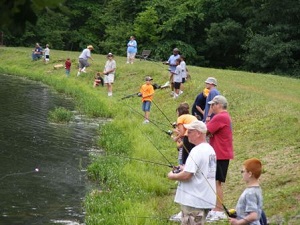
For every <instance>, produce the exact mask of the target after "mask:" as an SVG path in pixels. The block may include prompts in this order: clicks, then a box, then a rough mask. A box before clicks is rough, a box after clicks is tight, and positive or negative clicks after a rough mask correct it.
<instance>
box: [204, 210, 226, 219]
mask: <svg viewBox="0 0 300 225" xmlns="http://www.w3.org/2000/svg"><path fill="white" fill-rule="evenodd" d="M224 219H227V216H226V214H225V213H224V212H221V211H213V210H211V211H209V212H208V214H207V216H206V220H207V222H213V221H217V220H224Z"/></svg>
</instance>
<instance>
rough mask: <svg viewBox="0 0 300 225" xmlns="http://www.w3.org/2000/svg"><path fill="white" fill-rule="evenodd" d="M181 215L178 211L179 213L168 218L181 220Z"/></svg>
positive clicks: (175, 220) (176, 220)
mask: <svg viewBox="0 0 300 225" xmlns="http://www.w3.org/2000/svg"><path fill="white" fill-rule="evenodd" d="M181 217H182V212H181V211H180V212H179V213H177V214H175V215H173V216H171V217H170V219H169V220H170V221H174V222H181Z"/></svg>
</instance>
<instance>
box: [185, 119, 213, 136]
mask: <svg viewBox="0 0 300 225" xmlns="http://www.w3.org/2000/svg"><path fill="white" fill-rule="evenodd" d="M183 126H184V127H185V128H186V129H188V130H198V131H200V132H201V133H203V134H206V132H207V127H206V125H205V123H203V122H202V121H200V120H195V121H193V122H191V123H189V124H183Z"/></svg>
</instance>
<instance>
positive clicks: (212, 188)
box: [168, 120, 216, 225]
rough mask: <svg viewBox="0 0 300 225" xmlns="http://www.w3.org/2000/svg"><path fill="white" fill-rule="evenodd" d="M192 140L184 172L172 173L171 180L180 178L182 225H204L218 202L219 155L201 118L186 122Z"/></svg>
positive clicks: (178, 196) (177, 194) (181, 167)
mask: <svg viewBox="0 0 300 225" xmlns="http://www.w3.org/2000/svg"><path fill="white" fill-rule="evenodd" d="M184 127H185V128H186V129H188V138H189V141H190V142H191V143H193V144H195V147H194V148H193V149H192V150H191V152H190V154H189V156H188V158H187V161H186V163H185V165H184V166H180V170H181V171H180V172H179V173H174V172H173V171H171V172H169V174H168V178H169V179H170V180H177V181H179V183H178V187H177V191H176V196H175V200H174V201H175V202H176V203H179V204H180V205H181V213H182V217H181V224H182V225H204V223H205V219H206V216H207V214H208V212H209V210H210V209H211V208H213V207H214V205H215V202H216V183H215V174H216V154H215V151H214V149H213V148H212V147H211V145H210V144H208V143H207V142H206V132H207V128H206V125H205V124H204V123H203V122H202V121H199V120H196V121H194V122H192V123H190V124H184Z"/></svg>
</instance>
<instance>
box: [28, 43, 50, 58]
mask: <svg viewBox="0 0 300 225" xmlns="http://www.w3.org/2000/svg"><path fill="white" fill-rule="evenodd" d="M31 58H32V61H36V60H39V59H41V58H44V62H45V63H48V62H49V60H50V49H49V45H48V44H46V47H45V49H43V48H42V47H41V46H40V44H39V43H36V44H35V47H34V49H33V50H32V54H31Z"/></svg>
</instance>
